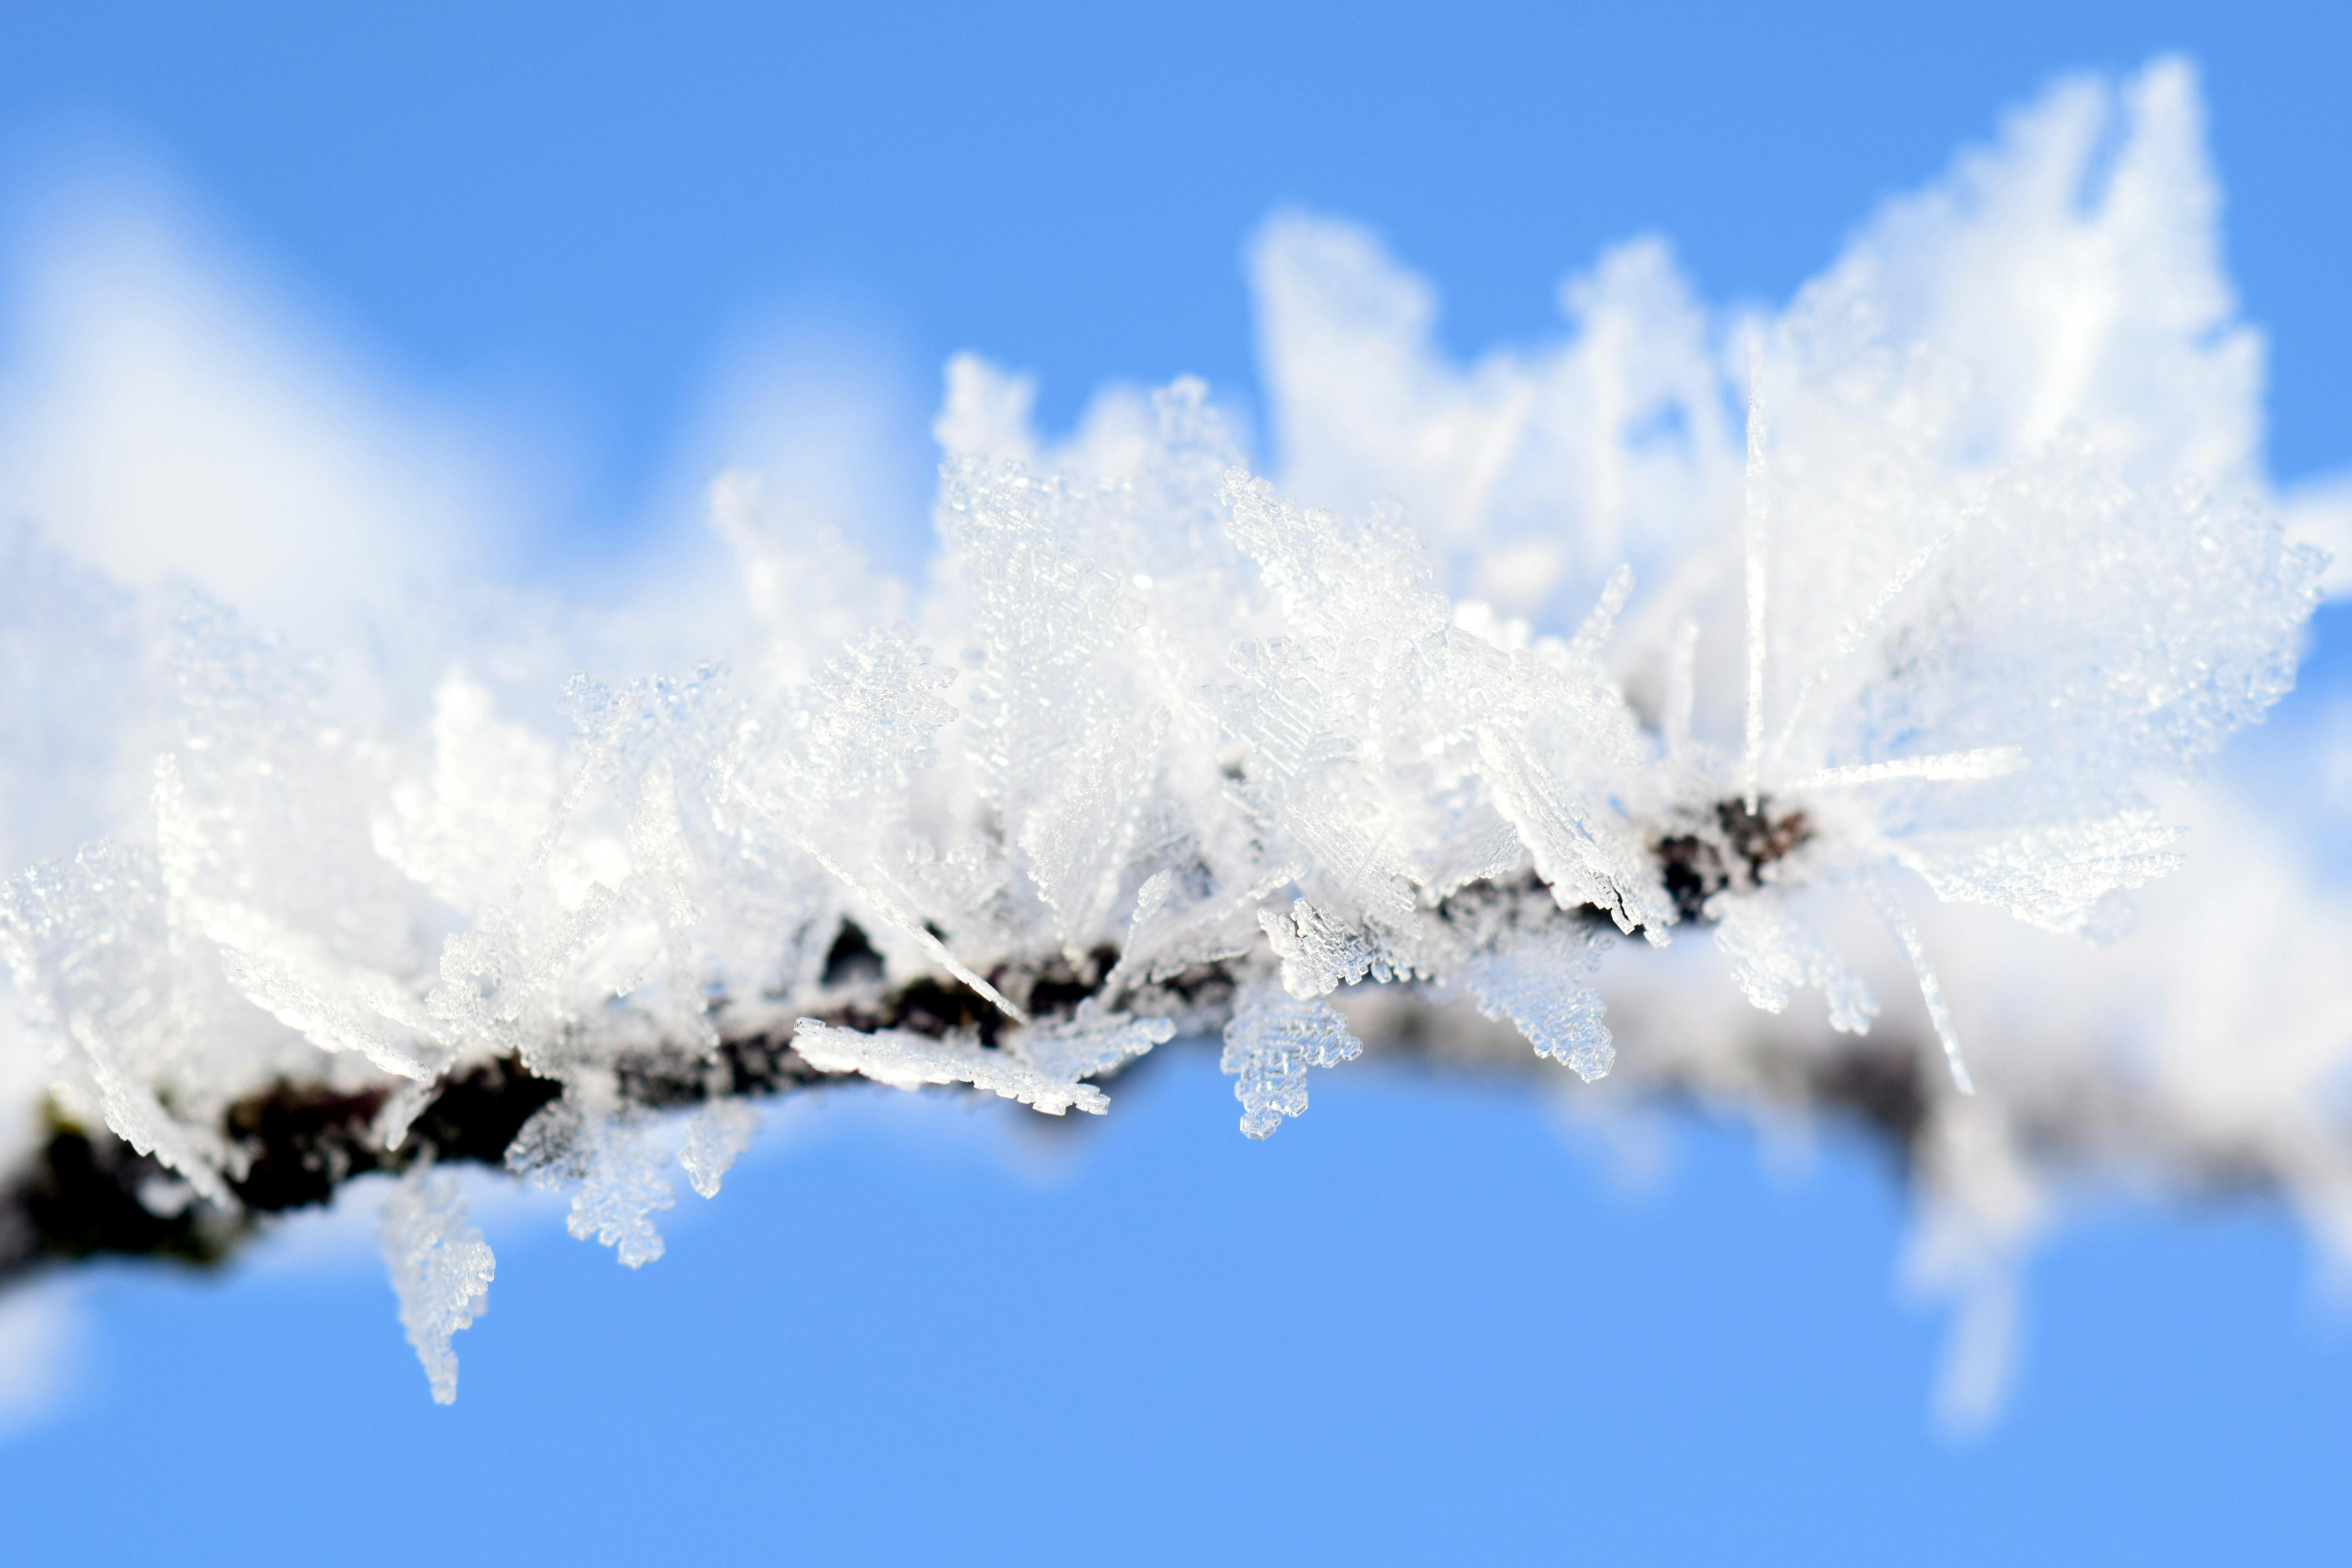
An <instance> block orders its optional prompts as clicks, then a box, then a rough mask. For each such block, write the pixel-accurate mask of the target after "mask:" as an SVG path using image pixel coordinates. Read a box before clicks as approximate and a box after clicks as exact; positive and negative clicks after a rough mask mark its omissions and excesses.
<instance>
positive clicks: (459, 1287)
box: [377, 1165, 498, 1405]
mask: <svg viewBox="0 0 2352 1568" xmlns="http://www.w3.org/2000/svg"><path fill="white" fill-rule="evenodd" d="M377 1234H378V1237H379V1238H380V1240H381V1243H382V1245H383V1260H384V1264H385V1266H386V1267H387V1268H389V1269H390V1270H391V1273H392V1288H393V1290H394V1293H395V1294H396V1295H397V1296H398V1297H399V1298H400V1326H401V1327H402V1328H403V1329H404V1330H406V1331H408V1342H409V1343H410V1344H412V1345H414V1346H415V1347H416V1359H417V1360H418V1361H420V1362H422V1363H425V1378H426V1380H427V1381H428V1382H429V1383H431V1384H432V1385H433V1398H434V1400H435V1402H436V1404H441V1405H448V1404H452V1403H454V1402H455V1401H456V1400H457V1354H456V1352H453V1351H452V1350H451V1349H450V1348H449V1339H450V1336H451V1335H453V1334H455V1333H456V1332H457V1331H458V1330H460V1329H465V1328H470V1327H472V1326H473V1322H474V1320H475V1319H477V1318H478V1317H480V1316H481V1315H482V1313H483V1312H485V1311H486V1310H488V1306H489V1291H490V1279H491V1278H492V1276H493V1275H495V1274H496V1273H497V1271H498V1259H497V1258H493V1257H492V1256H491V1254H490V1248H489V1244H488V1243H487V1242H485V1241H484V1240H483V1239H482V1233H481V1232H480V1231H478V1230H477V1229H475V1228H474V1227H473V1226H470V1225H468V1224H467V1223H466V1199H465V1194H462V1193H460V1192H459V1191H458V1190H457V1180H456V1178H454V1177H452V1176H451V1175H449V1174H448V1173H446V1172H444V1171H436V1170H434V1169H433V1168H432V1167H431V1166H430V1165H419V1166H418V1167H416V1168H415V1170H413V1171H411V1172H410V1173H408V1174H407V1175H406V1176H405V1177H404V1178H402V1180H401V1181H400V1182H399V1183H398V1184H396V1185H394V1187H392V1188H391V1189H390V1190H389V1191H388V1192H386V1193H385V1194H384V1196H383V1211H382V1214H381V1215H380V1216H379V1218H378V1221H377Z"/></svg>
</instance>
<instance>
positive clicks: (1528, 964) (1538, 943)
mask: <svg viewBox="0 0 2352 1568" xmlns="http://www.w3.org/2000/svg"><path fill="white" fill-rule="evenodd" d="M1608 942H1609V938H1608V936H1607V934H1606V933H1605V932H1603V931H1601V930H1600V929H1599V928H1597V927H1596V928H1591V929H1589V930H1588V931H1581V932H1572V931H1559V930H1557V929H1551V928H1547V929H1545V930H1543V931H1525V930H1522V931H1518V932H1517V933H1516V934H1515V935H1514V937H1513V938H1512V939H1511V940H1510V941H1508V942H1506V943H1504V944H1503V945H1502V946H1500V947H1499V948H1498V949H1496V951H1493V952H1483V953H1479V954H1477V955H1475V956H1474V957H1473V958H1472V959H1471V960H1470V961H1469V962H1468V963H1465V965H1464V966H1463V975H1464V980H1463V984H1465V986H1467V987H1468V989H1469V991H1470V994H1472V995H1473V996H1475V997H1476V998H1477V1001H1478V1011H1479V1012H1481V1013H1482V1014H1484V1015H1486V1016H1487V1017H1489V1018H1508V1019H1510V1021H1511V1022H1512V1023H1513V1024H1514V1025H1516V1026H1517V1027H1518V1030H1519V1032H1520V1033H1521V1034H1523V1035H1525V1036H1526V1037H1528V1043H1529V1044H1530V1045H1532V1046H1534V1047H1535V1048H1536V1055H1538V1056H1539V1057H1549V1058H1551V1059H1552V1060H1554V1061H1556V1062H1559V1063H1560V1064H1561V1065H1562V1066H1564V1067H1569V1068H1574V1069H1575V1071H1576V1075H1577V1077H1579V1078H1580V1079H1584V1080H1585V1081H1586V1082H1587V1083H1590V1082H1591V1081H1592V1080H1593V1079H1598V1078H1601V1077H1604V1076H1606V1074H1607V1073H1608V1071H1609V1068H1610V1067H1611V1065H1612V1064H1613V1063H1614V1062H1615V1061H1616V1059H1617V1047H1616V1046H1615V1045H1614V1044H1613V1043H1612V1041H1611V1039H1610V1036H1609V1026H1608V1025H1607V1023H1606V1022H1604V1021H1603V1007H1602V1004H1601V994H1600V993H1599V992H1597V991H1595V990H1594V989H1593V988H1592V982H1591V973H1592V971H1593V969H1594V968H1595V967H1596V965H1597V963H1598V962H1599V956H1600V953H1601V951H1602V950H1603V949H1605V948H1606V946H1607V945H1608Z"/></svg>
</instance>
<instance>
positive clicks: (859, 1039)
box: [793, 1018, 1110, 1116]
mask: <svg viewBox="0 0 2352 1568" xmlns="http://www.w3.org/2000/svg"><path fill="white" fill-rule="evenodd" d="M793 1049H794V1050H796V1051H798V1052H799V1053H800V1054H801V1056H802V1057H803V1058H804V1059H805V1060H806V1061H807V1062H808V1064H809V1066H811V1067H813V1068H816V1069H817V1070H818V1071H819V1072H854V1073H858V1074H861V1075H863V1076H865V1077H866V1078H870V1079H873V1080H874V1081H875V1082H877V1083H887V1084H888V1085H889V1086H890V1087H891V1088H893V1089H920V1088H922V1087H923V1086H924V1085H926V1084H954V1083H966V1084H970V1085H971V1087H972V1088H974V1089H979V1090H981V1091H982V1093H986V1094H993V1095H996V1096H997V1097H998V1098H1000V1099H1003V1100H1018V1101H1020V1102H1021V1103H1022V1104H1024V1105H1025V1106H1028V1107H1029V1108H1031V1109H1032V1110H1037V1111H1040V1112H1042V1113H1044V1114H1045V1115H1047V1116H1060V1115H1063V1114H1065V1113H1066V1112H1067V1111H1069V1110H1071V1109H1072V1108H1073V1107H1075V1108H1076V1109H1077V1110H1084V1111H1087V1112H1089V1113H1091V1114H1093V1115H1096V1116H1099V1115H1101V1114H1102V1113H1103V1112H1104V1111H1105V1110H1108V1109H1109V1106H1110V1100H1109V1099H1108V1097H1107V1096H1106V1095H1105V1094H1104V1093H1103V1091H1102V1090H1100V1089H1097V1088H1095V1087H1094V1085H1092V1084H1089V1083H1078V1082H1076V1081H1073V1080H1071V1079H1063V1078H1059V1077H1056V1076H1053V1075H1050V1074H1048V1073H1046V1072H1045V1071H1041V1070H1040V1069H1039V1068H1036V1067H1034V1066H1032V1065H1031V1064H1030V1063H1029V1062H1027V1061H1025V1060H1024V1059H1023V1058H1021V1057H1019V1056H1017V1055H1014V1054H1013V1053H1010V1052H1006V1051H992V1050H984V1049H982V1047H980V1046H979V1045H978V1044H977V1043H974V1042H971V1041H965V1040H957V1039H952V1038H950V1039H944V1040H941V1039H933V1038H931V1037H929V1036H928V1035H916V1034H909V1033H908V1032H907V1031H905V1030H903V1029H877V1030H875V1031H873V1032H872V1033H870V1034H869V1033H865V1032H862V1031H859V1030H856V1029H845V1028H842V1027H840V1026H837V1025H833V1024H827V1023H824V1022H822V1021H821V1020H819V1019H815V1018H803V1019H801V1020H800V1021H799V1022H798V1023H797V1024H795V1025H793Z"/></svg>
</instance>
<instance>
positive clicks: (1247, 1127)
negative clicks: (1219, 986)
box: [1218, 981, 1364, 1139]
mask: <svg viewBox="0 0 2352 1568" xmlns="http://www.w3.org/2000/svg"><path fill="white" fill-rule="evenodd" d="M1363 1048H1364V1047H1363V1045H1362V1043H1361V1042H1360V1041H1359V1040H1358V1039H1357V1038H1356V1037H1355V1036H1353V1035H1351V1034H1349V1032H1348V1026H1347V1023H1346V1021H1345V1020H1344V1019H1342V1018H1341V1017H1340V1016H1339V1014H1338V1013H1336V1012H1334V1011H1333V1010H1332V1008H1331V1005H1330V1004H1328V1003H1327V1002H1320V1001H1314V1000H1305V999H1301V998H1299V997H1296V996H1292V995H1288V994H1286V993H1285V992H1283V991H1282V990H1280V989H1278V988H1276V987H1275V986H1273V985H1271V984H1266V983H1265V982H1264V981H1259V982H1257V983H1256V984H1253V985H1251V986H1249V987H1248V988H1247V989H1245V990H1244V992H1243V993H1242V994H1241V996H1240V997H1239V999H1238V1000H1237V1001H1236V1002H1235V1003H1234V1016H1233V1020H1232V1021H1231V1022H1230V1023H1228V1024H1227V1025H1226V1026H1225V1050H1224V1055H1223V1058H1221V1059H1220V1061H1219V1063H1218V1065H1219V1067H1220V1068H1222V1069H1223V1071H1224V1072H1225V1073H1226V1074H1227V1075H1228V1076H1229V1077H1231V1078H1233V1079H1235V1080H1236V1081H1235V1082H1234V1099H1235V1100H1240V1101H1241V1102H1242V1131H1243V1133H1244V1135H1245V1136H1248V1137H1251V1138H1260V1139H1263V1138H1271V1137H1272V1136H1274V1130H1275V1129H1276V1128H1277V1127H1279V1126H1281V1125H1282V1119H1283V1118H1284V1117H1286V1116H1298V1115H1301V1114H1303V1113H1304V1112H1305V1111H1306V1110H1307V1068H1334V1067H1338V1066H1339V1064H1340V1063H1341V1062H1346V1061H1353V1060H1354V1059H1355V1058H1357V1056H1359V1055H1360V1053H1361V1052H1362V1050H1363Z"/></svg>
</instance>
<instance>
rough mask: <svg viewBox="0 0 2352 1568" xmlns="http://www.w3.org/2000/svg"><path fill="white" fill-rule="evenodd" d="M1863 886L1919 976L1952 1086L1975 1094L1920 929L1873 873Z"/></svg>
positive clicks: (1920, 986) (1958, 1039) (1880, 917)
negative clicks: (1920, 935)
mask: <svg viewBox="0 0 2352 1568" xmlns="http://www.w3.org/2000/svg"><path fill="white" fill-rule="evenodd" d="M1865 886H1866V890H1867V891H1868V893H1869V895H1870V900H1871V902H1872V904H1873V905H1874V906H1875V907H1876V909H1877V910H1878V916H1879V919H1881V920H1883V921H1885V922H1886V929H1887V931H1888V933H1889V934H1891V935H1892V936H1893V937H1894V938H1895V942H1896V944H1897V945H1899V946H1900V947H1901V948H1902V949H1903V955H1904V956H1905V957H1906V958H1907V959H1909V960H1910V961H1911V972H1912V973H1914V974H1916V975H1917V976H1918V977H1919V995H1920V998H1921V999H1922V1000H1923V1001H1925V1002H1926V1003H1927V1021H1928V1022H1929V1023H1930V1024H1932V1025H1933V1026H1935V1030H1936V1038H1937V1041H1939V1042H1940V1043H1941V1044H1942V1046H1943V1047H1944V1064H1945V1066H1946V1067H1948V1068H1950V1070H1951V1074H1952V1084H1953V1087H1954V1088H1956V1089H1958V1090H1959V1091H1960V1092H1961V1093H1962V1094H1974V1093H1976V1091H1977V1087H1976V1083H1975V1081H1974V1080H1973V1079H1970V1078H1969V1064H1968V1060H1967V1058H1964V1057H1962V1056H1961V1055H1960V1036H1959V1031H1958V1029H1957V1028H1955V1027H1954V1026H1953V1025H1952V1011H1951V1008H1950V1007H1948V1005H1945V1002H1944V987H1943V984H1942V982H1940V981H1938V980H1937V978H1936V971H1935V968H1934V966H1933V965H1931V964H1930V963H1928V962H1927V943H1925V942H1921V941H1920V940H1919V928H1918V927H1917V926H1916V925H1915V924H1913V923H1912V921H1911V917H1910V915H1909V914H1907V913H1906V912H1905V910H1904V908H1903V906H1902V905H1901V904H1900V903H1898V902H1897V901H1896V900H1895V895H1894V893H1893V892H1892V891H1891V890H1889V889H1887V887H1886V885H1885V883H1884V882H1882V881H1880V880H1879V879H1877V878H1876V877H1872V878H1870V879H1869V880H1868V882H1867V883H1866V885H1865Z"/></svg>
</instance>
